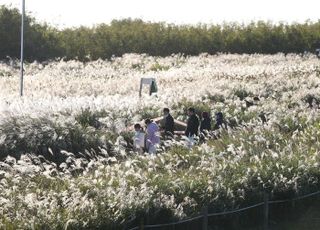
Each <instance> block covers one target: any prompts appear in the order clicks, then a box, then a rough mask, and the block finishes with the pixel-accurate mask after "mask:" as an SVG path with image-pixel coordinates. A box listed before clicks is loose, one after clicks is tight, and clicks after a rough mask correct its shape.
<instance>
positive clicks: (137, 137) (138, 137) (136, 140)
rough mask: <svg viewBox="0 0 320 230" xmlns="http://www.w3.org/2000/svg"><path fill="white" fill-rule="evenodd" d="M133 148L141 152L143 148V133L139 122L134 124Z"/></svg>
mask: <svg viewBox="0 0 320 230" xmlns="http://www.w3.org/2000/svg"><path fill="white" fill-rule="evenodd" d="M134 130H135V133H134V137H133V150H134V151H135V152H138V153H140V154H142V153H143V152H144V148H145V134H144V132H143V130H142V127H141V125H140V124H138V123H137V124H135V125H134Z"/></svg>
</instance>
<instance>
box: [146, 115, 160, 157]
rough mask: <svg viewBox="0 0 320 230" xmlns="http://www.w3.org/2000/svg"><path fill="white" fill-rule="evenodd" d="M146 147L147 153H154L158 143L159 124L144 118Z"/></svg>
mask: <svg viewBox="0 0 320 230" xmlns="http://www.w3.org/2000/svg"><path fill="white" fill-rule="evenodd" d="M144 122H145V124H146V126H147V129H146V148H147V150H148V153H149V154H155V153H156V151H157V146H158V145H159V144H160V136H159V126H158V125H157V124H156V123H155V122H154V121H152V120H150V119H146V120H145V121H144Z"/></svg>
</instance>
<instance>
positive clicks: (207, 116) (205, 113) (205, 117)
mask: <svg viewBox="0 0 320 230" xmlns="http://www.w3.org/2000/svg"><path fill="white" fill-rule="evenodd" d="M201 117H202V118H203V119H208V118H209V113H208V112H202V114H201Z"/></svg>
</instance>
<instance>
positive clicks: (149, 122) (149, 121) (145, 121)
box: [144, 118, 152, 125]
mask: <svg viewBox="0 0 320 230" xmlns="http://www.w3.org/2000/svg"><path fill="white" fill-rule="evenodd" d="M151 122H152V120H151V119H150V118H147V119H145V120H144V123H145V124H146V125H149V124H151Z"/></svg>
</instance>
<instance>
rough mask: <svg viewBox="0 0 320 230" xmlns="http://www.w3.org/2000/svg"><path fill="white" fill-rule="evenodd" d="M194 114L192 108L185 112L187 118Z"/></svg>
mask: <svg viewBox="0 0 320 230" xmlns="http://www.w3.org/2000/svg"><path fill="white" fill-rule="evenodd" d="M195 113H196V110H195V109H194V108H191V107H190V108H189V109H188V110H187V114H188V116H192V115H194V114H195Z"/></svg>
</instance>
